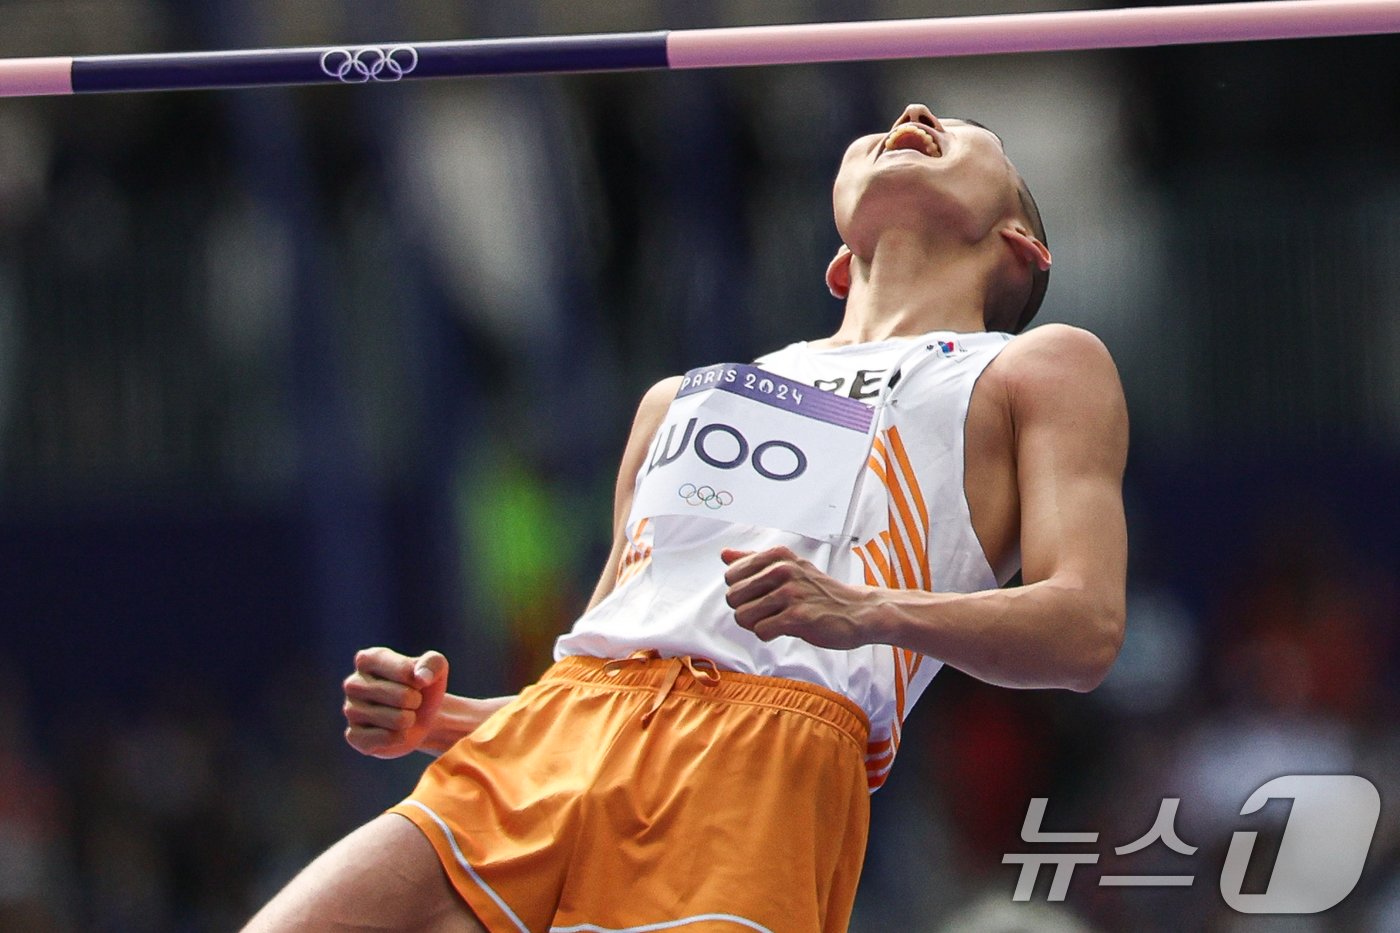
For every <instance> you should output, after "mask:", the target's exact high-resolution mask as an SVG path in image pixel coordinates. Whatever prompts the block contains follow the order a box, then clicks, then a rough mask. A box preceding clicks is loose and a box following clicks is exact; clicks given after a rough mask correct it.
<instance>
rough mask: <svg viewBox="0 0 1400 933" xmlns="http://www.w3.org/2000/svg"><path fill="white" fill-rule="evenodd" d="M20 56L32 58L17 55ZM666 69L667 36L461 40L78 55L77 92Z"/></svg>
mask: <svg viewBox="0 0 1400 933" xmlns="http://www.w3.org/2000/svg"><path fill="white" fill-rule="evenodd" d="M17 61H21V62H22V61H25V59H18V60H17ZM665 67H666V34H665V33H664V32H632V33H614V34H599V35H583V36H543V37H540V38H533V39H473V40H467V41H462V42H419V43H412V42H386V43H382V44H380V45H344V46H324V47H316V48H292V49H243V50H236V51H229V52H176V53H167V54H159V55H96V56H90V57H83V58H78V59H74V60H73V85H72V86H73V91H74V93H78V94H85V93H93V92H102V91H168V90H176V89H180V88H229V87H257V86H265V85H275V84H336V83H339V84H393V83H396V82H398V81H409V80H416V79H418V78H453V77H469V76H473V75H507V74H542V73H553V72H567V73H578V72H587V71H627V70H632V69H641V68H665Z"/></svg>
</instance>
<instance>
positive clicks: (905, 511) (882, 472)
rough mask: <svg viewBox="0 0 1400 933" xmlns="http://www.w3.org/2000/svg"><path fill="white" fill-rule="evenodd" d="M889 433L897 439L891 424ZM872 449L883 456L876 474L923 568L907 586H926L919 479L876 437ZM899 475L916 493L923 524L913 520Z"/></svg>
mask: <svg viewBox="0 0 1400 933" xmlns="http://www.w3.org/2000/svg"><path fill="white" fill-rule="evenodd" d="M888 433H889V434H890V441H891V443H892V444H893V443H894V442H895V441H896V440H897V435H896V431H895V429H894V428H890V430H889V432H888ZM875 449H876V450H877V451H878V452H879V454H880V456H881V457H882V458H883V462H882V463H881V464H880V468H876V469H875V475H876V476H878V477H880V481H881V482H882V483H884V485H885V489H886V490H888V492H889V494H890V501H891V502H892V503H893V504H894V508H895V509H897V510H898V511H899V516H900V518H901V519H903V525H904V529H905V534H906V535H907V536H908V538H909V543H910V545H911V546H912V547H913V549H914V561H915V562H916V563H917V564H918V565H919V568H920V569H921V570H923V577H922V579H919V580H917V581H916V580H915V579H914V575H913V574H912V573H910V574H909V581H910V582H909V586H910V587H911V588H912V587H918V588H919V589H924V590H926V589H929V588H930V587H931V580H930V574H929V573H928V565H929V564H928V548H927V546H926V543H925V539H926V538H927V535H928V513H927V510H924V509H922V503H923V494H922V492H921V491H920V490H919V481H918V480H917V479H916V478H915V477H914V475H913V471H912V470H906V469H904V468H903V463H907V460H905V461H903V462H902V463H900V462H894V463H892V462H891V460H890V451H889V450H888V449H887V448H886V447H885V445H884V444H883V443H881V442H880V440H879V439H878V438H877V439H876V444H875ZM903 449H904V448H903V445H901V446H900V450H903ZM896 466H898V467H899V469H895V467H896ZM900 476H903V478H904V483H905V484H906V485H908V486H909V489H910V493H911V495H914V496H915V497H916V504H918V505H919V506H920V507H921V512H922V514H923V516H924V523H923V524H922V525H920V524H919V523H917V522H916V521H915V520H914V513H913V511H912V510H911V509H910V506H909V500H908V499H907V498H905V495H904V489H903V488H902V487H901V485H900V482H899V479H900ZM889 521H890V527H891V528H894V527H895V524H896V522H895V520H894V514H893V512H892V513H891V515H890V520H889Z"/></svg>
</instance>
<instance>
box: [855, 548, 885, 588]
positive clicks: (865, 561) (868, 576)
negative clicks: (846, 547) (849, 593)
mask: <svg viewBox="0 0 1400 933" xmlns="http://www.w3.org/2000/svg"><path fill="white" fill-rule="evenodd" d="M851 550H852V551H855V554H856V556H857V557H859V558H860V564H861V566H862V567H864V568H865V585H866V586H879V585H880V581H879V580H877V579H875V568H873V567H871V566H870V558H868V557H866V556H865V552H864V551H862V550H861V549H860V548H858V547H853V548H851Z"/></svg>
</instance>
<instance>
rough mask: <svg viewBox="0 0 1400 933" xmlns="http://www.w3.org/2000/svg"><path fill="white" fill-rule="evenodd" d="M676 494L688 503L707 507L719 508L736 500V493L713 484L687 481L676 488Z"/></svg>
mask: <svg viewBox="0 0 1400 933" xmlns="http://www.w3.org/2000/svg"><path fill="white" fill-rule="evenodd" d="M676 495H678V496H680V497H681V498H682V499H684V500H685V504H686V505H703V506H704V507H705V508H707V509H711V510H718V509H722V508H724V507H725V506H726V505H731V504H733V502H734V494H733V493H731V492H726V491H725V490H723V489H720V490H716V489H715V488H714V487H713V486H696V485H695V484H694V483H686V484H685V485H683V486H682V487H681V488H680V489H677V490H676Z"/></svg>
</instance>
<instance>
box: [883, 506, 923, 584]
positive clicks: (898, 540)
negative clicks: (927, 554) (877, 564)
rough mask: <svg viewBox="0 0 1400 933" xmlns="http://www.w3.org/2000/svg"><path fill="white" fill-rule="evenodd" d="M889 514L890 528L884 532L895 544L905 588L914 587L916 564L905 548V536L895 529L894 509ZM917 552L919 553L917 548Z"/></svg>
mask: <svg viewBox="0 0 1400 933" xmlns="http://www.w3.org/2000/svg"><path fill="white" fill-rule="evenodd" d="M889 515H890V518H889V521H890V530H889V531H887V532H885V533H884V538H885V542H886V543H887V544H893V545H894V548H893V550H894V556H895V557H896V558H897V559H898V560H899V569H900V570H901V571H902V572H903V573H904V588H905V589H914V588H916V586H917V582H918V581H917V579H916V578H915V576H914V565H913V564H912V563H910V561H909V552H908V551H907V550H905V548H904V536H903V535H901V534H899V532H898V531H896V530H895V529H896V523H895V518H894V511H893V510H891V511H890V513H889ZM911 543H913V542H911ZM915 553H916V554H917V553H918V551H917V549H916V551H915Z"/></svg>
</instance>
